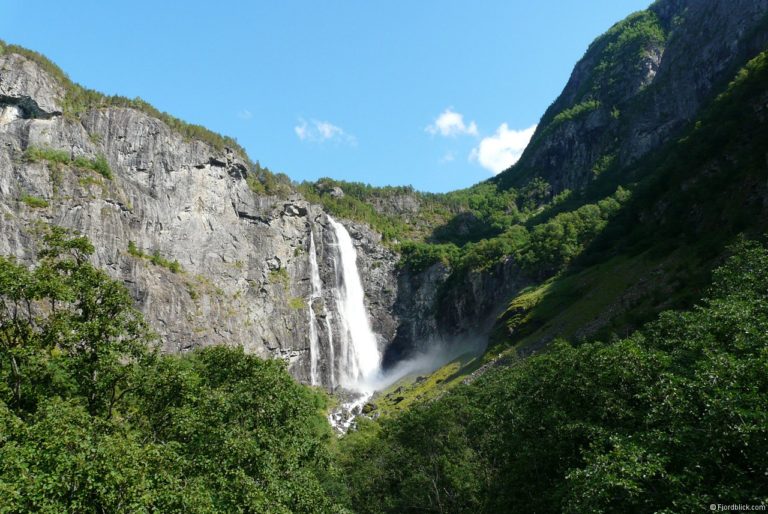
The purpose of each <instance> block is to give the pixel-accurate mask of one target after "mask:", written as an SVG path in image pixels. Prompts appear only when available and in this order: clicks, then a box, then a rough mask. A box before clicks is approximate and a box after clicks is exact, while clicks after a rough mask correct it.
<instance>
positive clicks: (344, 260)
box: [328, 216, 381, 394]
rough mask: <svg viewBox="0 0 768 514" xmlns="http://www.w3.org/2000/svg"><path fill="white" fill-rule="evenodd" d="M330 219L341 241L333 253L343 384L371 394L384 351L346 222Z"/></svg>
mask: <svg viewBox="0 0 768 514" xmlns="http://www.w3.org/2000/svg"><path fill="white" fill-rule="evenodd" d="M328 222H329V223H330V225H331V228H333V231H334V234H335V236H336V241H337V245H338V249H337V251H336V252H335V254H334V256H333V259H334V267H335V269H336V278H337V287H335V288H334V290H333V295H334V299H335V301H336V311H337V312H338V314H339V325H340V326H339V337H340V341H339V345H340V349H341V355H340V360H339V363H338V367H339V372H340V379H341V386H342V387H344V388H345V389H349V390H351V391H356V392H359V393H368V394H370V393H372V391H371V390H370V389H371V384H372V382H373V381H374V380H375V379H376V377H377V375H378V373H379V369H380V366H381V353H380V352H379V347H378V342H377V341H376V334H374V333H373V330H371V324H370V322H369V321H368V313H367V312H366V310H365V301H364V298H365V292H364V290H363V285H362V283H361V282H360V274H359V273H358V270H357V252H356V251H355V247H354V245H353V244H352V238H351V237H350V236H349V232H347V229H346V228H345V227H344V225H342V224H341V223H339V222H337V221H336V220H334V219H333V218H331V217H330V216H328Z"/></svg>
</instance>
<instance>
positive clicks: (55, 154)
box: [24, 146, 71, 165]
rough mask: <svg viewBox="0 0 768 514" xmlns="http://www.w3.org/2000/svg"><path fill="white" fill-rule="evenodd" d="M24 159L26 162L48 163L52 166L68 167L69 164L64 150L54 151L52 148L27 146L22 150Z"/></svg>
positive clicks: (67, 154)
mask: <svg viewBox="0 0 768 514" xmlns="http://www.w3.org/2000/svg"><path fill="white" fill-rule="evenodd" d="M24 159H25V160H26V161H28V162H40V161H48V162H50V163H54V164H64V165H68V164H69V163H70V162H71V158H70V156H69V152H67V151H65V150H55V149H53V148H40V147H37V146H29V147H27V149H26V150H24Z"/></svg>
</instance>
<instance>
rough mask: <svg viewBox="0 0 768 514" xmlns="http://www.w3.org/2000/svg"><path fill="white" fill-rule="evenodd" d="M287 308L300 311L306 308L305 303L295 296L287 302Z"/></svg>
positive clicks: (302, 299)
mask: <svg viewBox="0 0 768 514" xmlns="http://www.w3.org/2000/svg"><path fill="white" fill-rule="evenodd" d="M288 307H290V308H291V309H295V310H297V311H300V310H302V309H306V308H307V301H306V300H305V299H304V298H302V297H300V296H296V297H294V298H291V299H290V300H288Z"/></svg>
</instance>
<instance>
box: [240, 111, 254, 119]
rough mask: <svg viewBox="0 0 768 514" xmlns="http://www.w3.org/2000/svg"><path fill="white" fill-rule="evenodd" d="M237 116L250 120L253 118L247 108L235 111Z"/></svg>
mask: <svg viewBox="0 0 768 514" xmlns="http://www.w3.org/2000/svg"><path fill="white" fill-rule="evenodd" d="M237 117H238V118H240V119H241V120H246V121H247V120H250V119H251V118H253V113H252V112H251V111H249V110H248V109H243V110H242V111H240V112H238V113H237Z"/></svg>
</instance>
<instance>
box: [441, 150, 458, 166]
mask: <svg viewBox="0 0 768 514" xmlns="http://www.w3.org/2000/svg"><path fill="white" fill-rule="evenodd" d="M455 160H456V154H454V153H453V152H447V153H446V154H445V155H443V156H442V157H441V158H440V164H447V163H449V162H453V161H455Z"/></svg>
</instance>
